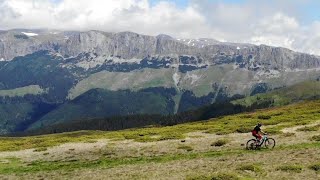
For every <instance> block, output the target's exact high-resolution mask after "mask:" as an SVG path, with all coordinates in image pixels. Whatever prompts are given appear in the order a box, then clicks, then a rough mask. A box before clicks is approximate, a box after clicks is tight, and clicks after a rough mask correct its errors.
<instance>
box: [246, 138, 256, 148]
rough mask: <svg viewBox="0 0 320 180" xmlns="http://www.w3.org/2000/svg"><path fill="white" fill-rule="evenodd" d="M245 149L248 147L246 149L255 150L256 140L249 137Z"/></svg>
mask: <svg viewBox="0 0 320 180" xmlns="http://www.w3.org/2000/svg"><path fill="white" fill-rule="evenodd" d="M246 149H248V150H255V149H256V140H255V139H250V140H249V141H248V142H247V145H246Z"/></svg>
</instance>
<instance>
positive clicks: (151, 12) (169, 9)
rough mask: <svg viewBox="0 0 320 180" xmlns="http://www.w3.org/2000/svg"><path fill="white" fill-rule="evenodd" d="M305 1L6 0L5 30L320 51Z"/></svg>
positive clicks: (1, 0)
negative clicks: (125, 34) (90, 32)
mask: <svg viewBox="0 0 320 180" xmlns="http://www.w3.org/2000/svg"><path fill="white" fill-rule="evenodd" d="M305 2H306V1H302V0H290V1H289V0H283V1H275V0H261V1H254V0H247V1H245V2H244V3H237V4H230V3H224V2H222V1H208V0H191V2H190V3H189V5H188V6H187V7H185V8H181V7H177V5H176V4H174V3H172V2H171V1H160V2H159V3H157V4H155V5H154V6H151V5H150V3H149V2H148V0H90V2H88V0H77V1H75V0H61V1H59V3H54V2H53V1H52V0H0V17H1V18H0V29H12V28H51V29H63V30H92V29H95V30H103V31H111V32H117V31H134V32H137V33H143V34H149V35H157V34H162V33H164V34H169V35H171V36H174V37H178V38H199V37H211V38H215V39H218V40H224V41H232V42H248V43H255V44H268V45H274V46H283V47H287V48H291V49H293V50H298V51H302V52H308V53H314V54H320V43H319V42H320V41H319V40H320V22H317V21H315V22H312V23H309V25H308V24H307V25H306V24H304V23H302V22H301V21H302V19H303V18H301V17H302V16H303V13H302V14H301V11H299V7H300V6H301V5H302V4H303V3H305Z"/></svg>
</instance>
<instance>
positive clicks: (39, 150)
mask: <svg viewBox="0 0 320 180" xmlns="http://www.w3.org/2000/svg"><path fill="white" fill-rule="evenodd" d="M46 150H47V148H46V147H39V148H36V149H34V150H33V152H41V151H46Z"/></svg>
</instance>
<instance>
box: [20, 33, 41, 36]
mask: <svg viewBox="0 0 320 180" xmlns="http://www.w3.org/2000/svg"><path fill="white" fill-rule="evenodd" d="M21 33H22V34H24V35H27V36H30V37H32V36H38V35H39V34H36V33H31V32H21Z"/></svg>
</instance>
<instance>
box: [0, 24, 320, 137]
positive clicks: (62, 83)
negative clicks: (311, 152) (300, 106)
mask: <svg viewBox="0 0 320 180" xmlns="http://www.w3.org/2000/svg"><path fill="white" fill-rule="evenodd" d="M319 78H320V57H319V56H316V55H310V54H304V53H299V52H294V51H292V50H289V49H286V48H282V47H271V46H266V45H253V44H240V43H229V42H219V41H217V40H214V39H207V38H200V39H176V38H173V37H170V36H168V35H163V34H161V35H158V36H147V35H141V34H137V33H133V32H119V33H109V32H102V31H87V32H77V31H57V30H28V29H15V30H8V31H0V133H1V134H6V133H14V132H21V131H27V130H32V129H36V128H41V127H45V126H48V125H52V124H55V123H61V122H68V121H71V120H73V119H80V118H103V117H112V116H119V115H134V114H163V115H167V114H175V113H178V112H184V111H188V110H192V109H196V108H199V107H201V106H205V105H209V104H212V103H215V102H225V101H229V100H231V99H239V98H243V97H247V96H253V95H256V94H259V93H265V92H269V91H272V90H275V89H279V88H287V87H290V86H292V85H295V84H298V83H301V82H306V81H310V80H311V81H312V80H317V79H318V80H319Z"/></svg>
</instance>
